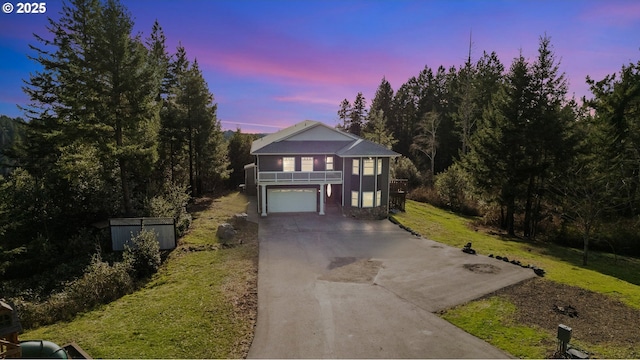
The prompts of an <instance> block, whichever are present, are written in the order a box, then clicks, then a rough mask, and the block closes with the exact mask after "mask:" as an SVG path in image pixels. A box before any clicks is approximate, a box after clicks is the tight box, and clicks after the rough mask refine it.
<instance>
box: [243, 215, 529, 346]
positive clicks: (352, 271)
mask: <svg viewBox="0 0 640 360" xmlns="http://www.w3.org/2000/svg"><path fill="white" fill-rule="evenodd" d="M259 224H260V227H259V239H260V261H259V274H258V320H257V326H256V333H255V338H254V340H253V344H252V346H251V349H250V351H249V358H506V357H509V356H508V355H507V354H505V353H504V352H502V351H501V350H498V349H496V348H494V347H492V346H491V345H489V344H488V343H486V342H484V341H482V340H480V339H478V338H476V337H474V336H471V335H469V334H468V333H466V332H464V331H462V330H460V329H459V328H457V327H455V326H453V325H451V324H450V323H448V322H446V321H445V320H442V319H440V318H439V317H438V316H436V315H435V314H433V312H436V311H438V310H442V309H445V308H448V307H450V306H453V305H457V304H461V303H464V302H467V301H469V300H472V299H475V298H478V297H480V296H482V295H485V294H488V293H490V292H492V291H495V290H497V289H500V288H502V287H505V286H508V285H511V284H514V283H517V282H520V281H522V280H525V279H527V278H530V277H533V276H535V275H534V274H533V271H531V270H528V269H522V268H520V267H518V266H515V265H512V264H509V263H505V262H502V261H498V260H495V259H492V258H489V257H487V256H482V255H479V256H474V255H468V254H465V253H463V252H462V251H461V250H460V249H456V248H452V247H448V246H446V245H443V244H440V243H437V242H434V241H430V240H426V239H422V238H417V237H415V236H412V235H411V234H409V233H408V232H406V231H404V230H402V229H400V228H399V227H398V226H396V225H394V224H392V223H391V222H389V221H387V220H381V221H363V220H352V219H348V218H344V217H342V216H341V215H339V214H327V215H325V216H319V215H317V214H272V215H269V216H268V217H266V218H262V219H260V220H259Z"/></svg>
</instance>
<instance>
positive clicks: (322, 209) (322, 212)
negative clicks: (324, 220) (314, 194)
mask: <svg viewBox="0 0 640 360" xmlns="http://www.w3.org/2000/svg"><path fill="white" fill-rule="evenodd" d="M324 186H325V185H324V184H320V215H324Z"/></svg>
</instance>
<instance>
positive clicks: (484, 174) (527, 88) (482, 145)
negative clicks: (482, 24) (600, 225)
mask: <svg viewBox="0 0 640 360" xmlns="http://www.w3.org/2000/svg"><path fill="white" fill-rule="evenodd" d="M531 83H532V80H531V74H530V71H529V66H528V64H527V62H526V60H525V59H524V57H522V55H520V57H518V58H516V59H515V60H514V61H513V63H512V64H511V68H510V70H509V73H508V74H507V76H506V82H505V85H504V86H503V87H502V89H501V90H500V91H499V92H498V94H497V95H496V96H495V97H494V98H493V101H492V106H491V107H489V108H487V109H486V110H485V112H484V115H483V118H482V124H481V126H479V127H478V130H477V131H476V132H475V134H474V135H473V136H472V138H471V141H470V144H469V145H470V146H469V153H468V154H467V156H465V157H464V159H463V163H464V165H465V170H467V171H468V173H469V174H470V176H471V178H472V181H473V182H474V185H475V187H476V188H477V189H479V190H480V191H481V193H482V194H481V195H482V196H483V197H484V198H486V199H488V200H490V201H495V202H497V203H498V204H499V205H500V207H501V209H506V214H505V213H504V212H502V214H503V216H502V226H503V228H505V229H506V230H507V231H508V233H509V234H510V235H515V227H514V215H515V211H516V201H517V200H518V197H519V195H520V194H521V193H522V191H523V182H524V180H525V179H526V176H527V175H526V174H525V173H524V172H523V169H524V168H525V167H526V165H525V154H524V151H523V149H522V144H524V143H525V136H526V134H525V133H524V132H523V130H522V129H524V128H525V127H526V124H527V122H528V121H530V119H531V115H532V111H531V100H532V94H531V91H532V89H531Z"/></svg>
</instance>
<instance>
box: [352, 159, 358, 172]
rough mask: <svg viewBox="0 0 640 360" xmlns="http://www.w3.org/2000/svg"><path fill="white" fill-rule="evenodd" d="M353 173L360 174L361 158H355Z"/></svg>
mask: <svg viewBox="0 0 640 360" xmlns="http://www.w3.org/2000/svg"><path fill="white" fill-rule="evenodd" d="M351 173H352V174H353V175H360V159H353V166H352V167H351Z"/></svg>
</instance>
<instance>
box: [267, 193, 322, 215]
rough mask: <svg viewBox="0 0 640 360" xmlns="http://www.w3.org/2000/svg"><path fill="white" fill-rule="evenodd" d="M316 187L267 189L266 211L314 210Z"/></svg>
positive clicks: (315, 209)
mask: <svg viewBox="0 0 640 360" xmlns="http://www.w3.org/2000/svg"><path fill="white" fill-rule="evenodd" d="M317 193H318V190H317V189H267V212H270V213H279V212H316V211H317V208H316V199H317Z"/></svg>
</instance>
